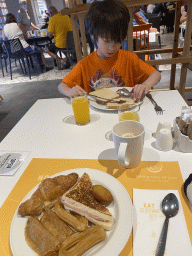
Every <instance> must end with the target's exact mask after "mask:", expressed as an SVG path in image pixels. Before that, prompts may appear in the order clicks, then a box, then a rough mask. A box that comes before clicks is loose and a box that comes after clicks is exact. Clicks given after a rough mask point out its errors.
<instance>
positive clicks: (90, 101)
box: [89, 87, 143, 112]
mask: <svg viewBox="0 0 192 256" xmlns="http://www.w3.org/2000/svg"><path fill="white" fill-rule="evenodd" d="M122 88H126V89H128V90H130V87H110V88H108V89H110V90H112V91H113V92H116V91H117V90H119V89H122ZM89 99H90V100H89V103H90V105H91V106H92V107H94V108H97V109H99V110H105V111H109V112H114V111H115V112H117V111H118V110H117V109H109V108H107V105H102V104H98V103H97V102H96V101H95V100H94V98H92V97H89ZM136 104H137V105H139V106H140V105H141V104H143V100H142V101H139V102H137V103H136Z"/></svg>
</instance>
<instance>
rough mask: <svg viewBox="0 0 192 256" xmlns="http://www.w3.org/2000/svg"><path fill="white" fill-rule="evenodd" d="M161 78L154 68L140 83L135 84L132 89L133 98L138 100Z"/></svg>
mask: <svg viewBox="0 0 192 256" xmlns="http://www.w3.org/2000/svg"><path fill="white" fill-rule="evenodd" d="M160 79H161V74H160V72H159V71H157V70H155V71H154V72H153V73H151V74H150V76H149V77H148V78H147V80H145V82H144V83H142V84H136V85H135V87H134V91H133V96H134V98H135V99H136V100H137V101H139V100H140V99H141V98H142V97H143V95H146V94H147V93H148V92H149V90H150V89H151V88H152V87H153V86H155V85H156V84H157V83H158V82H159V81H160Z"/></svg>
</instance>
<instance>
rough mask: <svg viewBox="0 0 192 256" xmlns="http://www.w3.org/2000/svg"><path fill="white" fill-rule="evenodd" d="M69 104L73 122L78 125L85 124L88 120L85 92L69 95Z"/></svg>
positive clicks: (87, 102)
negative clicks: (71, 109)
mask: <svg viewBox="0 0 192 256" xmlns="http://www.w3.org/2000/svg"><path fill="white" fill-rule="evenodd" d="M71 104H72V107H73V113H74V117H75V122H76V124H78V125H85V124H87V123H89V122H90V113H89V101H88V98H87V94H84V95H77V96H72V97H71Z"/></svg>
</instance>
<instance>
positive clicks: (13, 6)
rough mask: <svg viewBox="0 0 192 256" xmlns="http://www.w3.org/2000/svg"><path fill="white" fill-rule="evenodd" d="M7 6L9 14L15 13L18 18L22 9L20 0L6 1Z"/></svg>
mask: <svg viewBox="0 0 192 256" xmlns="http://www.w3.org/2000/svg"><path fill="white" fill-rule="evenodd" d="M5 2H6V5H7V9H8V12H9V13H13V14H14V15H15V17H16V18H17V12H18V10H19V8H20V6H19V0H14V1H13V0H6V1H5Z"/></svg>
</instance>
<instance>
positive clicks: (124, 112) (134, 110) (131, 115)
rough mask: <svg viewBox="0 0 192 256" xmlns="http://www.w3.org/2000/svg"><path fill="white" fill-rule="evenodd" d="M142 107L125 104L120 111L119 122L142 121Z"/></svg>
mask: <svg viewBox="0 0 192 256" xmlns="http://www.w3.org/2000/svg"><path fill="white" fill-rule="evenodd" d="M139 110H140V106H138V105H135V104H123V105H121V106H120V107H119V109H118V114H119V122H121V121H126V120H133V121H137V122H139V121H140V117H139Z"/></svg>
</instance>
